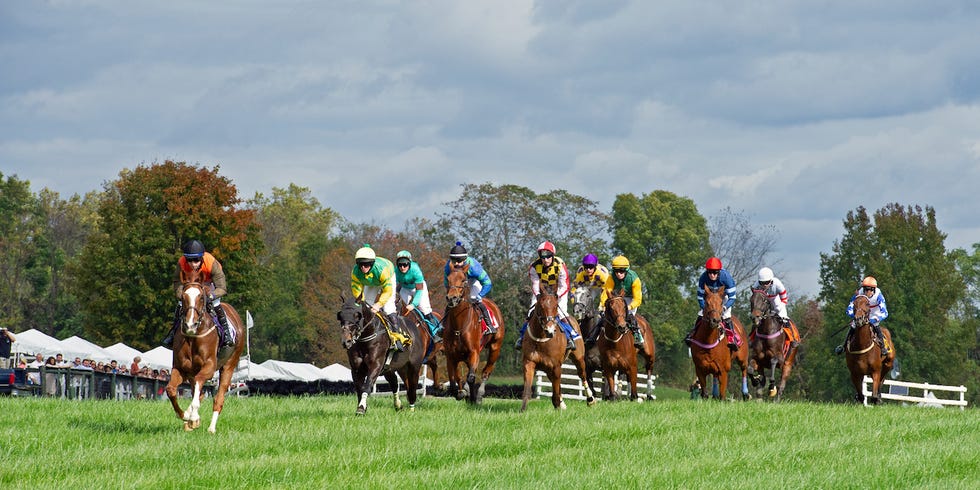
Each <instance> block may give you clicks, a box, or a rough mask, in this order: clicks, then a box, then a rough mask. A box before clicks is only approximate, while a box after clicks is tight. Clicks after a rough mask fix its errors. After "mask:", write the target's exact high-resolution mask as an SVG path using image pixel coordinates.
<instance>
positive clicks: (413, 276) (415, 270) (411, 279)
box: [395, 260, 425, 308]
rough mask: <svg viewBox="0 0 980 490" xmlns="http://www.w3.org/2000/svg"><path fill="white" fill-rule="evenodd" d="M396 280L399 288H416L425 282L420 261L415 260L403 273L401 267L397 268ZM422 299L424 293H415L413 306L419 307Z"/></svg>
mask: <svg viewBox="0 0 980 490" xmlns="http://www.w3.org/2000/svg"><path fill="white" fill-rule="evenodd" d="M395 282H396V283H397V287H398V288H406V289H412V290H414V289H416V286H418V285H419V284H425V276H423V275H422V268H421V267H419V264H418V262H415V261H414V260H413V261H412V262H411V264H410V265H409V266H408V271H406V272H405V273H402V270H401V269H399V268H397V267H396V268H395ZM420 301H422V295H421V294H414V293H413V294H412V306H414V307H416V308H418V306H419V302H420Z"/></svg>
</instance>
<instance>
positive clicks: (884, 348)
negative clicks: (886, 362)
mask: <svg viewBox="0 0 980 490" xmlns="http://www.w3.org/2000/svg"><path fill="white" fill-rule="evenodd" d="M871 329H872V330H874V333H875V343H877V344H878V347H881V357H888V345H886V344H885V336H884V335H883V334H882V333H881V325H878V324H877V323H872V324H871Z"/></svg>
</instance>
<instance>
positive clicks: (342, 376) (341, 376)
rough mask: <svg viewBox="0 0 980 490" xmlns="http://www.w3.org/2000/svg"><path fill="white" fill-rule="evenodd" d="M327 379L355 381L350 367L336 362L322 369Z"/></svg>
mask: <svg viewBox="0 0 980 490" xmlns="http://www.w3.org/2000/svg"><path fill="white" fill-rule="evenodd" d="M320 372H322V373H323V375H324V376H325V377H326V378H327V381H354V378H353V377H352V376H351V372H350V369H349V368H348V367H346V366H344V365H343V364H340V363H334V364H331V365H329V366H327V367H325V368H323V369H321V370H320Z"/></svg>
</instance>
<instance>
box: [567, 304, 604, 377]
mask: <svg viewBox="0 0 980 490" xmlns="http://www.w3.org/2000/svg"><path fill="white" fill-rule="evenodd" d="M596 296H598V293H597V292H596V291H595V290H593V289H592V288H590V287H579V288H577V289H575V295H574V298H575V303H573V304H572V315H573V316H575V319H576V320H577V321H578V324H579V327H581V328H582V336H583V337H584V338H585V341H586V342H585V377H586V378H588V379H589V380H591V379H592V373H594V372H596V371H600V370H602V359H601V358H600V357H599V344H598V342H596V339H597V338H598V336H599V333H601V331H602V324H601V323H600V320H601V318H600V317H599V311H598V309H597V308H596ZM602 390H603V395H607V394H608V393H607V391H608V390H609V387H608V386H605V385H604V386H603V388H602Z"/></svg>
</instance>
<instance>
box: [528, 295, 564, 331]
mask: <svg viewBox="0 0 980 490" xmlns="http://www.w3.org/2000/svg"><path fill="white" fill-rule="evenodd" d="M537 298H538V301H537V303H535V305H534V311H533V312H532V313H531V317H532V318H533V319H534V320H535V321H536V322H537V324H538V326H539V327H541V328H542V330H544V333H545V335H546V336H548V337H549V338H550V337H554V336H555V327H557V326H558V295H557V294H555V293H554V292H553V291H551V290H549V289H548V288H546V287H544V288H542V289H541V293H539V294H538V296H537Z"/></svg>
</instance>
